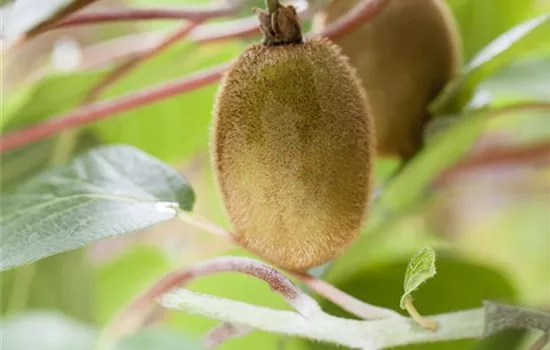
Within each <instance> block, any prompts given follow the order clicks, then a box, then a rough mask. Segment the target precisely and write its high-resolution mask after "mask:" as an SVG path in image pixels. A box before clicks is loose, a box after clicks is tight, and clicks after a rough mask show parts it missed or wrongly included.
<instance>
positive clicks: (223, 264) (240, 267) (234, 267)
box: [102, 257, 321, 344]
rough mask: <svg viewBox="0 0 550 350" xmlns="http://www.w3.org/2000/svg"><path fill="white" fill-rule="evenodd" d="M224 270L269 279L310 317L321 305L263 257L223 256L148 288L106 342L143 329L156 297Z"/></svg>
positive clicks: (104, 338)
mask: <svg viewBox="0 0 550 350" xmlns="http://www.w3.org/2000/svg"><path fill="white" fill-rule="evenodd" d="M220 272H241V273H245V274H248V275H251V276H254V277H257V278H260V279H262V280H264V281H265V282H267V283H268V284H269V286H270V287H271V289H272V290H273V291H275V292H277V293H279V294H280V295H281V296H282V297H284V298H285V299H286V301H287V302H288V303H289V304H290V305H292V306H293V307H294V309H295V310H296V311H298V312H299V313H300V314H301V315H302V316H303V317H310V316H311V315H314V314H316V313H318V312H321V309H320V307H319V305H318V304H317V302H316V301H315V300H313V299H312V298H311V297H309V296H308V295H307V294H305V293H304V292H302V291H301V290H300V289H299V288H298V287H296V286H295V285H294V284H293V283H292V282H291V281H290V280H289V279H288V278H287V277H286V276H285V275H283V274H282V273H281V272H279V271H277V270H276V269H274V268H272V267H270V266H268V265H266V264H264V263H261V262H259V261H256V260H253V259H249V258H242V257H221V258H215V259H211V260H208V261H205V262H201V263H198V264H196V265H193V266H190V267H186V268H183V269H180V270H176V271H174V272H171V273H169V274H167V275H166V276H164V277H163V278H161V279H160V280H159V281H157V282H156V283H155V284H154V285H152V286H151V287H150V288H148V289H147V290H146V291H145V292H143V293H142V294H141V295H140V296H138V297H137V298H136V299H135V300H134V301H132V302H131V303H130V304H129V305H128V306H127V307H126V308H124V309H123V310H122V311H121V312H120V313H119V314H118V315H117V316H116V317H115V319H114V320H113V322H112V323H111V325H110V326H109V327H108V328H107V330H106V331H105V333H104V334H103V336H102V342H106V343H107V344H111V343H112V342H113V341H115V340H116V339H119V338H120V337H121V336H123V335H126V334H128V333H132V332H134V331H136V330H137V329H139V328H140V327H141V325H142V324H143V322H144V320H145V319H146V317H147V315H148V314H149V312H150V310H151V307H152V306H153V305H154V304H153V302H154V300H155V299H156V298H158V297H160V296H162V295H163V294H165V293H167V292H169V291H170V290H172V289H174V288H176V287H178V286H181V285H184V284H186V283H188V282H190V281H191V280H194V279H196V278H198V277H202V276H207V275H211V274H216V273H220Z"/></svg>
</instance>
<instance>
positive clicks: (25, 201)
mask: <svg viewBox="0 0 550 350" xmlns="http://www.w3.org/2000/svg"><path fill="white" fill-rule="evenodd" d="M194 199H195V195H194V193H193V190H192V189H191V187H190V185H189V183H188V182H187V181H186V180H185V179H184V178H183V177H182V176H181V175H180V174H179V173H178V172H177V171H176V170H175V169H173V168H171V167H170V166H168V165H166V164H165V163H162V162H161V161H159V160H158V159H155V158H153V157H151V156H149V155H148V154H146V153H143V152H142V151H140V150H138V149H136V148H133V147H129V146H108V147H102V148H98V149H94V150H91V151H89V152H87V153H85V154H83V155H81V156H79V157H77V158H76V159H75V160H74V161H72V162H71V163H70V164H68V165H64V166H57V167H53V168H50V169H49V170H47V171H44V172H43V173H41V174H39V175H38V176H36V177H33V178H31V179H30V180H29V181H27V182H24V183H23V184H22V185H21V186H18V187H16V188H15V190H14V191H12V192H10V193H5V194H4V195H3V196H2V214H1V216H0V224H1V225H2V241H1V243H0V255H1V256H2V258H1V259H2V260H1V269H2V270H5V269H9V268H13V267H16V266H19V265H22V264H26V263H29V262H32V261H35V260H38V259H41V258H45V257H47V256H50V255H54V254H57V253H61V252H63V251H68V250H72V249H76V248H78V247H81V246H84V245H87V244H89V243H91V242H93V241H97V240H100V239H103V238H108V237H112V236H117V235H121V234H124V233H129V232H132V231H136V230H140V229H144V228H147V227H149V226H152V225H154V224H157V223H159V222H163V221H167V220H170V219H172V218H174V217H175V215H176V214H177V210H178V207H179V208H181V209H183V210H191V208H192V206H193V202H194Z"/></svg>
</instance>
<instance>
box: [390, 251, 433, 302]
mask: <svg viewBox="0 0 550 350" xmlns="http://www.w3.org/2000/svg"><path fill="white" fill-rule="evenodd" d="M436 273H437V271H436V268H435V251H434V250H433V249H432V248H430V247H426V248H422V249H420V250H419V251H418V252H416V254H414V256H413V257H412V258H411V260H410V261H409V264H408V265H407V270H406V271H405V280H404V282H403V291H404V293H403V295H402V296H401V301H400V302H399V306H400V307H401V308H402V309H404V308H405V299H406V298H407V297H408V296H409V295H411V294H412V292H414V291H415V290H417V289H418V288H419V287H420V285H421V284H422V283H424V282H426V281H427V280H429V279H430V278H432V277H433V276H435V274H436Z"/></svg>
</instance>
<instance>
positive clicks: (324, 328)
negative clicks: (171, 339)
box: [159, 289, 485, 350]
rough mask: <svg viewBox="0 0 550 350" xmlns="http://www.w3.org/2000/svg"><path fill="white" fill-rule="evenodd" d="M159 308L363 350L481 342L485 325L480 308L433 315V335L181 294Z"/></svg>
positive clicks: (401, 325)
mask: <svg viewBox="0 0 550 350" xmlns="http://www.w3.org/2000/svg"><path fill="white" fill-rule="evenodd" d="M159 303H160V304H161V305H162V306H164V307H167V308H169V309H175V310H183V311H186V312H191V313H194V314H200V315H202V316H205V317H209V318H212V319H217V320H220V321H223V322H230V323H238V324H240V325H245V326H249V327H252V328H254V329H260V330H263V331H267V332H273V333H280V334H286V335H291V336H299V337H303V338H308V339H312V340H318V341H323V342H329V343H335V344H339V345H343V346H347V347H350V348H352V349H364V350H376V349H383V348H388V347H395V346H399V345H406V344H414V343H423V342H436V341H444V340H457V339H467V338H481V337H482V335H483V330H484V322H485V318H484V317H485V316H484V315H485V314H484V310H483V309H482V308H480V309H472V310H465V311H459V312H453V313H448V314H441V315H432V316H430V317H431V318H433V319H434V320H435V321H436V322H438V323H439V324H440V328H439V329H438V330H437V331H435V332H430V331H427V330H425V329H423V328H421V327H420V326H418V325H417V324H416V322H415V321H414V320H412V319H411V318H407V317H394V318H388V319H384V320H374V321H357V320H351V319H344V318H340V317H334V316H331V315H328V314H326V313H324V312H319V313H316V314H315V315H312V316H311V317H309V318H307V319H306V318H304V317H303V316H301V315H299V314H297V313H295V312H290V311H279V310H272V309H268V308H264V307H260V306H254V305H249V304H246V303H242V302H238V301H232V300H227V299H221V298H217V297H212V296H208V295H202V294H197V293H194V292H191V291H188V290H183V289H181V290H176V291H173V292H170V293H168V294H165V295H163V296H162V297H160V298H159Z"/></svg>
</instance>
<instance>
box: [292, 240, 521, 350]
mask: <svg viewBox="0 0 550 350" xmlns="http://www.w3.org/2000/svg"><path fill="white" fill-rule="evenodd" d="M372 250H375V248H374V249H372ZM343 260H345V256H344V258H343ZM408 261H409V259H408V258H406V257H405V256H402V257H401V258H396V256H395V255H393V257H391V259H388V260H386V261H385V262H383V261H381V260H379V259H375V260H370V257H369V256H368V254H363V262H362V264H361V265H360V266H357V267H356V268H355V269H354V270H352V271H349V273H347V274H345V275H342V274H341V273H340V271H341V269H340V268H339V266H338V265H339V264H340V261H336V263H335V269H334V270H331V271H329V273H328V274H327V276H326V277H325V279H326V280H327V281H328V282H330V283H332V284H333V285H335V286H336V287H338V288H340V289H342V290H343V291H345V292H347V293H349V294H351V295H353V296H354V297H356V298H358V299H360V300H364V301H366V302H368V303H371V304H374V305H379V306H382V307H387V308H391V309H394V310H396V311H399V310H400V307H399V303H398V300H399V298H400V297H401V293H402V290H403V271H404V270H405V269H406V268H407V266H408ZM342 262H343V261H342ZM346 265H347V264H346ZM347 266H349V265H347ZM437 267H438V273H437V275H436V276H435V277H434V278H432V279H431V280H430V283H426V285H424V286H423V287H422V288H420V289H419V290H418V291H416V292H415V306H416V307H417V308H418V309H419V310H422V314H423V315H433V314H438V313H443V312H451V311H457V310H464V309H469V308H479V307H481V306H482V303H483V300H486V299H491V300H499V301H501V302H515V301H516V300H517V299H516V298H517V296H516V292H515V290H514V288H513V286H512V285H511V284H510V282H509V281H508V280H507V279H506V278H505V277H504V276H503V273H502V272H501V271H498V270H496V269H494V268H492V267H489V266H486V265H482V264H476V263H473V262H470V261H468V260H465V259H462V258H459V257H458V256H454V255H451V254H448V253H444V252H443V251H439V250H438V260H437ZM348 269H349V267H348ZM321 307H322V308H323V310H325V311H326V312H328V313H329V314H332V315H335V316H341V317H353V316H352V315H350V314H348V313H347V312H345V311H343V310H342V309H340V308H339V307H337V306H335V305H334V304H332V303H330V302H327V301H326V300H321ZM499 336H506V337H508V336H510V338H508V343H506V346H507V347H506V349H515V347H514V344H517V343H518V341H519V340H520V337H521V334H518V333H517V332H514V333H511V334H508V333H506V334H501V335H499ZM496 340H498V339H496V338H492V339H488V340H484V341H481V342H478V343H477V342H476V341H475V340H460V341H449V342H440V343H433V344H418V345H409V346H404V347H400V348H399V349H403V350H464V349H472V348H473V347H474V345H477V346H476V349H478V350H481V349H484V350H487V349H491V350H502V348H499V347H491V346H492V345H493V344H498V342H496ZM292 342H300V343H303V342H304V341H303V340H293V341H292ZM476 343H477V344H476ZM307 344H309V349H310V350H328V349H337V347H335V346H331V345H325V344H317V343H312V342H307ZM294 348H295V347H291V349H294Z"/></svg>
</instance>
